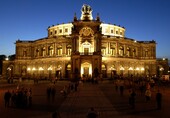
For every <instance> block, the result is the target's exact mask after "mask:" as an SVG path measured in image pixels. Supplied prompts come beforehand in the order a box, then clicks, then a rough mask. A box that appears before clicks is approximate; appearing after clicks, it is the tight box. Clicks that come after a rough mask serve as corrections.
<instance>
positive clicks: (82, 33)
mask: <svg viewBox="0 0 170 118" xmlns="http://www.w3.org/2000/svg"><path fill="white" fill-rule="evenodd" d="M79 34H80V36H93V34H94V31H93V30H92V29H91V28H89V27H83V28H82V29H81V30H80V32H79Z"/></svg>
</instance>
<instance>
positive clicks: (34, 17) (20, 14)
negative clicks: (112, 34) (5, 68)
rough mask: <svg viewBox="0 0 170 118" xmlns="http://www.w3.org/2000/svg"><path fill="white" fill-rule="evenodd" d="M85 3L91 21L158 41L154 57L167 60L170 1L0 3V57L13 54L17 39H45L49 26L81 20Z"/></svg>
mask: <svg viewBox="0 0 170 118" xmlns="http://www.w3.org/2000/svg"><path fill="white" fill-rule="evenodd" d="M83 4H88V5H90V6H91V7H92V9H93V12H92V14H93V18H94V19H95V18H96V14H97V13H99V15H100V18H101V21H102V22H104V23H111V24H116V25H120V26H122V27H125V28H126V32H125V36H126V37H128V38H132V39H135V40H138V41H151V40H155V41H156V42H157V51H156V53H157V58H163V57H165V58H169V59H170V53H169V51H170V45H169V44H170V7H169V6H170V0H0V55H2V54H5V55H7V56H8V55H11V54H15V42H16V40H18V39H20V40H36V39H40V38H43V37H47V28H48V26H52V25H57V24H60V23H68V22H72V21H73V17H74V13H76V14H77V18H78V19H80V16H81V11H80V10H81V7H82V5H83Z"/></svg>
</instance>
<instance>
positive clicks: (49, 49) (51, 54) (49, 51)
mask: <svg viewBox="0 0 170 118" xmlns="http://www.w3.org/2000/svg"><path fill="white" fill-rule="evenodd" d="M53 54H54V49H53V46H49V47H48V55H49V56H53Z"/></svg>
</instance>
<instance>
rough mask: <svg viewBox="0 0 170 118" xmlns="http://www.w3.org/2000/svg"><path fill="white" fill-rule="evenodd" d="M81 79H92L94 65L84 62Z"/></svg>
mask: <svg viewBox="0 0 170 118" xmlns="http://www.w3.org/2000/svg"><path fill="white" fill-rule="evenodd" d="M81 77H86V78H89V77H92V64H91V63H89V62H84V63H82V64H81Z"/></svg>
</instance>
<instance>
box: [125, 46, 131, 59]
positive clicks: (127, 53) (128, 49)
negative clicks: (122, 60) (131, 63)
mask: <svg viewBox="0 0 170 118" xmlns="http://www.w3.org/2000/svg"><path fill="white" fill-rule="evenodd" d="M126 55H127V56H128V57H130V48H129V47H127V50H126Z"/></svg>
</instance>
